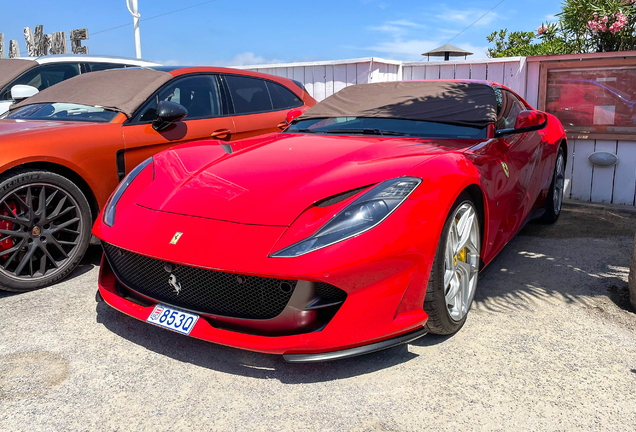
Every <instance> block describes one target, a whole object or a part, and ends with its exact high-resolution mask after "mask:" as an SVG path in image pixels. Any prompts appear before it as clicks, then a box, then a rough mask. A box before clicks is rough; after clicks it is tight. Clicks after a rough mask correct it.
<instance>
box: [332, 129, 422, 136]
mask: <svg viewBox="0 0 636 432" xmlns="http://www.w3.org/2000/svg"><path fill="white" fill-rule="evenodd" d="M325 133H329V134H339V133H344V134H361V135H382V136H384V135H389V136H411V134H408V133H404V132H395V131H390V130H382V129H331V130H328V131H325Z"/></svg>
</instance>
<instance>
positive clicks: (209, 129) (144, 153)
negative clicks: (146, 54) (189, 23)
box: [123, 74, 235, 173]
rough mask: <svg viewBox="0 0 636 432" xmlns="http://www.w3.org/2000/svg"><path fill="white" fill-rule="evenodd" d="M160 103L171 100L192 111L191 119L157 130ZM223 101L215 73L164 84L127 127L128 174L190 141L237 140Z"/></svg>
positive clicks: (126, 124) (125, 132) (125, 133)
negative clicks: (173, 147) (144, 162)
mask: <svg viewBox="0 0 636 432" xmlns="http://www.w3.org/2000/svg"><path fill="white" fill-rule="evenodd" d="M158 101H171V102H176V103H178V104H181V105H183V106H184V107H185V108H186V109H187V110H188V115H187V117H186V118H185V119H184V120H182V121H180V122H176V123H175V124H173V125H171V126H169V127H168V128H167V129H166V130H163V131H160V132H159V131H156V130H155V129H154V128H153V127H152V121H153V120H154V119H155V117H156V112H157V103H158ZM226 109H227V108H225V107H224V106H223V104H222V102H221V97H220V91H219V84H218V79H217V77H216V76H215V75H212V74H197V75H188V76H184V77H182V78H176V79H174V80H172V81H170V82H168V83H167V84H166V85H164V86H163V87H162V88H161V89H160V90H159V91H158V92H157V93H156V94H155V95H154V96H152V97H151V98H150V99H149V100H148V101H147V102H146V104H145V105H143V106H142V107H141V108H140V109H139V111H138V112H137V113H135V115H134V116H133V117H132V119H131V120H130V121H129V122H127V123H125V124H124V127H123V135H124V144H125V153H124V154H125V171H126V173H129V172H130V171H131V170H132V169H133V168H134V167H136V166H137V165H138V164H139V163H141V162H143V161H144V160H145V159H147V158H149V157H150V156H153V155H154V154H156V153H158V152H160V151H162V150H165V149H167V148H169V147H172V146H174V145H177V144H181V143H184V142H188V141H195V140H205V139H223V140H233V139H235V134H234V131H235V127H234V122H233V120H232V117H229V116H227V115H225V114H226V111H224V110H226Z"/></svg>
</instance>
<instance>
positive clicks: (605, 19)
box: [601, 15, 609, 23]
mask: <svg viewBox="0 0 636 432" xmlns="http://www.w3.org/2000/svg"><path fill="white" fill-rule="evenodd" d="M601 21H603V22H604V23H607V21H609V18H608V17H607V15H605V16H604V17H603V19H602V20H601Z"/></svg>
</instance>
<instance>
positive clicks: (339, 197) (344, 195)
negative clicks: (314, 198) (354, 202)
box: [314, 185, 370, 207]
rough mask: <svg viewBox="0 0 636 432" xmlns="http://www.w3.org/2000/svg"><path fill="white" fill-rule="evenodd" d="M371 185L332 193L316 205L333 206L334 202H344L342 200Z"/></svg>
mask: <svg viewBox="0 0 636 432" xmlns="http://www.w3.org/2000/svg"><path fill="white" fill-rule="evenodd" d="M369 186H370V185H367V186H362V187H360V188H357V189H353V190H350V191H348V192H343V193H340V194H338V195H332V196H330V197H329V198H325V199H324V200H320V201H318V202H317V203H315V204H314V205H315V206H316V207H329V206H332V205H334V204H338V203H339V202H342V201H344V200H346V199H348V198H351V197H352V196H354V195H356V194H357V193H359V192H362V191H363V190H365V189H366V188H368V187H369Z"/></svg>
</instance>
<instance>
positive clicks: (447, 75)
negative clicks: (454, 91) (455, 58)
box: [439, 64, 455, 79]
mask: <svg viewBox="0 0 636 432" xmlns="http://www.w3.org/2000/svg"><path fill="white" fill-rule="evenodd" d="M439 77H440V79H455V65H454V64H449V65H444V66H440V68H439Z"/></svg>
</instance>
